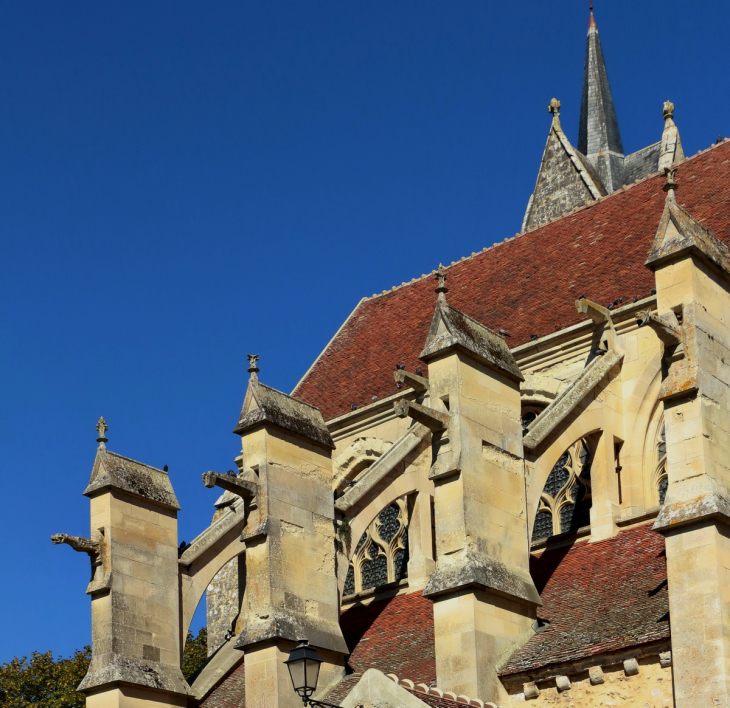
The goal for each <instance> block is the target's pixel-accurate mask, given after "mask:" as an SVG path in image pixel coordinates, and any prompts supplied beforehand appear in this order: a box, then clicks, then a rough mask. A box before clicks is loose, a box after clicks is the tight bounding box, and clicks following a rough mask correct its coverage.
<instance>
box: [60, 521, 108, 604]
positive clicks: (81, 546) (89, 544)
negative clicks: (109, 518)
mask: <svg viewBox="0 0 730 708" xmlns="http://www.w3.org/2000/svg"><path fill="white" fill-rule="evenodd" d="M99 531H100V533H101V539H100V540H96V539H91V538H83V537H81V536H69V535H68V534H66V533H56V534H53V536H51V542H52V543H54V544H56V545H61V544H64V543H65V544H66V545H68V546H71V548H73V549H74V551H77V552H78V553H86V554H87V555H88V556H89V561H90V562H91V581H90V582H89V585H88V587H87V588H86V594H87V595H96V594H97V593H100V592H104V591H106V590H108V589H109V588H110V587H111V578H112V574H111V571H110V570H109V569H107V567H106V565H107V563H106V543H105V541H104V530H103V529H99Z"/></svg>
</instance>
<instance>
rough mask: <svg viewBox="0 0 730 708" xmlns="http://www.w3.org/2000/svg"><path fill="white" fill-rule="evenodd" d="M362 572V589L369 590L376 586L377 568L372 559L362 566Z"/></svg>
mask: <svg viewBox="0 0 730 708" xmlns="http://www.w3.org/2000/svg"><path fill="white" fill-rule="evenodd" d="M360 572H361V573H362V589H363V590H369V589H370V588H374V587H375V568H374V566H373V562H372V561H365V562H364V563H363V564H362V566H360Z"/></svg>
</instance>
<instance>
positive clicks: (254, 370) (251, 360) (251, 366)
mask: <svg viewBox="0 0 730 708" xmlns="http://www.w3.org/2000/svg"><path fill="white" fill-rule="evenodd" d="M246 356H247V357H248V373H249V374H251V378H252V379H258V376H257V374H258V373H259V367H258V363H259V355H258V354H246Z"/></svg>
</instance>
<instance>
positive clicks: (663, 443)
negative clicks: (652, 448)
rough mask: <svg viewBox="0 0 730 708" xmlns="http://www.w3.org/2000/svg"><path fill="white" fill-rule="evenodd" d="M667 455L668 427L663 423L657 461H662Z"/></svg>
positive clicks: (657, 449)
mask: <svg viewBox="0 0 730 708" xmlns="http://www.w3.org/2000/svg"><path fill="white" fill-rule="evenodd" d="M666 455H667V428H666V426H665V425H664V424H663V423H662V430H661V432H660V433H659V444H658V445H657V448H656V456H657V462H661V461H662V459H663V458H664V457H666Z"/></svg>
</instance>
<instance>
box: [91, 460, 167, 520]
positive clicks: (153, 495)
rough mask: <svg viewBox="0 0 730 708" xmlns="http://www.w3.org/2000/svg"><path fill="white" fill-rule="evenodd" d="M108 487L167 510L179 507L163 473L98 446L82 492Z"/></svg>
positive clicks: (96, 491)
mask: <svg viewBox="0 0 730 708" xmlns="http://www.w3.org/2000/svg"><path fill="white" fill-rule="evenodd" d="M109 488H112V489H121V490H122V491H124V492H127V493H128V494H132V495H134V496H136V497H142V498H144V499H149V500H150V501H153V502H155V503H157V504H160V505H161V506H164V507H167V508H169V509H174V510H176V511H179V509H180V505H179V504H178V502H177V497H176V496H175V492H174V490H173V488H172V483H171V482H170V477H169V476H168V474H167V472H165V471H164V470H158V469H157V468H156V467H150V466H149V465H145V464H144V463H142V462H137V461H136V460H131V459H130V458H128V457H123V456H122V455H117V454H116V453H115V452H109V450H107V449H106V448H105V447H99V449H98V450H97V453H96V459H95V460H94V466H93V468H92V470H91V478H90V479H89V484H88V486H87V487H86V489H85V490H84V494H85V495H86V496H87V497H91V496H94V495H95V494H98V493H99V492H101V491H102V490H104V489H109Z"/></svg>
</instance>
